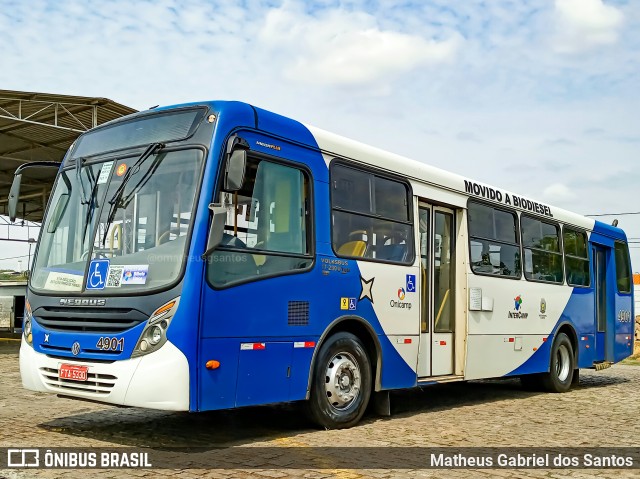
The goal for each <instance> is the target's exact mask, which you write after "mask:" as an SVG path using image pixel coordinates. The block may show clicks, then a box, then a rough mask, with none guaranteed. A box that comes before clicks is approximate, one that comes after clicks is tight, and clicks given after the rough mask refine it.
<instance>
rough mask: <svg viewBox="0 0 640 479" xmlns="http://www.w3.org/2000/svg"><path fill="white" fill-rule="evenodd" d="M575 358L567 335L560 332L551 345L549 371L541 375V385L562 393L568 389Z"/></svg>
mask: <svg viewBox="0 0 640 479" xmlns="http://www.w3.org/2000/svg"><path fill="white" fill-rule="evenodd" d="M574 369H575V358H574V355H573V346H572V345H571V340H570V339H569V337H568V336H567V335H566V334H564V333H560V334H558V335H557V336H556V338H555V340H554V341H553V346H552V347H551V364H550V367H549V372H548V373H545V374H543V375H542V377H541V379H542V385H543V386H544V388H545V389H546V390H547V391H550V392H554V393H563V392H566V391H568V390H569V388H570V387H571V382H572V380H573V375H574V372H573V371H574Z"/></svg>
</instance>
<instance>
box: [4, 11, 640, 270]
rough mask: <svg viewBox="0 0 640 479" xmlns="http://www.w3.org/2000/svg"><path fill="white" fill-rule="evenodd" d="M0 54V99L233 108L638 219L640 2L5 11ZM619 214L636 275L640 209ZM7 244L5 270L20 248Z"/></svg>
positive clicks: (552, 199) (585, 208) (579, 207)
mask: <svg viewBox="0 0 640 479" xmlns="http://www.w3.org/2000/svg"><path fill="white" fill-rule="evenodd" d="M0 45H2V54H1V55H0V88H2V89H12V90H25V91H37V92H47V93H61V94H69V95H83V96H100V97H107V98H110V99H112V100H115V101H117V102H120V103H124V104H126V105H129V106H132V107H134V108H137V109H146V108H149V107H151V106H154V105H158V104H159V105H170V104H175V103H182V102H186V101H198V100H214V99H225V100H241V101H246V102H249V103H252V104H254V105H257V106H260V107H262V108H266V109H268V110H272V111H275V112H277V113H281V114H283V115H286V116H290V117H292V118H295V119H297V120H300V121H302V122H304V123H308V124H312V125H314V126H317V127H320V128H323V129H326V130H329V131H332V132H335V133H338V134H341V135H344V136H347V137H351V138H354V139H356V140H359V141H362V142H365V143H368V144H371V145H373V146H376V147H380V148H383V149H386V150H389V151H392V152H394V153H399V154H402V155H405V156H408V157H410V158H413V159H416V160H418V161H423V162H425V163H429V164H432V165H435V166H438V167H441V168H444V169H447V170H449V171H452V172H455V173H459V174H462V175H464V176H465V177H469V178H473V179H475V180H478V181H481V182H484V183H488V184H490V185H494V186H497V187H500V188H503V189H508V190H511V191H513V192H515V193H519V194H522V195H525V196H528V197H530V198H533V199H538V200H541V201H544V202H546V203H549V204H551V205H554V206H558V207H562V208H565V209H568V210H572V211H575V212H577V213H581V214H599V213H624V212H636V211H640V202H639V201H638V199H637V198H638V194H637V189H638V185H640V182H639V181H638V180H639V176H640V173H639V169H638V164H639V163H638V157H639V153H640V129H639V128H638V126H639V125H640V95H638V89H639V87H640V2H638V1H637V0H636V1H633V0H465V1H457V2H452V1H449V0H422V1H392V0H378V1H374V0H368V1H360V0H351V1H333V0H324V1H316V2H311V1H307V2H301V1H293V0H284V1H280V0H245V1H236V2H233V1H225V0H220V1H217V0H160V1H132V0H110V1H90V0H79V1H75V0H64V1H62V0H59V1H55V0H50V1H45V0H42V1H41V0H27V1H25V0H16V1H14V0H0ZM613 218H614V216H607V217H604V218H603V221H607V222H611V221H612V220H613ZM617 218H618V220H619V226H620V227H622V228H623V229H625V230H626V232H627V235H628V236H629V237H630V238H637V241H638V243H637V244H632V245H631V246H632V249H631V257H632V265H633V269H634V271H640V215H625V216H617ZM14 229H15V228H14ZM3 233H4V231H3V230H2V226H1V225H0V237H1V236H2V235H3ZM31 233H33V231H31ZM21 235H22V237H25V236H26V233H24V232H16V231H14V232H12V236H13V237H18V236H21ZM632 241H633V240H632ZM1 249H2V253H0V268H1V267H13V268H15V267H17V266H18V265H17V260H16V259H9V260H2V259H1V258H6V257H13V256H17V255H20V254H27V247H26V245H20V244H19V243H6V242H3V243H2V245H1Z"/></svg>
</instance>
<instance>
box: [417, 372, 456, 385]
mask: <svg viewBox="0 0 640 479" xmlns="http://www.w3.org/2000/svg"><path fill="white" fill-rule="evenodd" d="M456 381H464V376H458V375H455V374H449V375H447V376H427V377H424V378H418V386H420V385H421V384H433V383H438V384H443V383H454V382H456Z"/></svg>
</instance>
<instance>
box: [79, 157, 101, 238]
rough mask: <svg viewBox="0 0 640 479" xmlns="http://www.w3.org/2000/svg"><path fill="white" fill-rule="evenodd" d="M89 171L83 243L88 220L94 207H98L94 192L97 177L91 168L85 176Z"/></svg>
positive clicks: (96, 187) (95, 190) (96, 189)
mask: <svg viewBox="0 0 640 479" xmlns="http://www.w3.org/2000/svg"><path fill="white" fill-rule="evenodd" d="M89 173H91V177H90V178H89V181H91V185H92V187H91V194H90V195H89V201H88V203H87V205H88V206H87V214H86V215H85V217H84V225H83V228H82V244H84V238H85V236H86V235H87V228H88V227H89V222H91V219H92V218H93V212H94V211H95V210H96V208H97V207H98V201H97V198H96V193H97V192H98V178H96V175H94V174H93V170H92V169H89V171H88V172H87V176H89Z"/></svg>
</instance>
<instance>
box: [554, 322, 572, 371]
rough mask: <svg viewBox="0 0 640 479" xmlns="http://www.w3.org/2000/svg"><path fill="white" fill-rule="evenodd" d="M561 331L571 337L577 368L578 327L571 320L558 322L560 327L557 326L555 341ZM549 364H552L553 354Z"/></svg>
mask: <svg viewBox="0 0 640 479" xmlns="http://www.w3.org/2000/svg"><path fill="white" fill-rule="evenodd" d="M560 333H564V334H566V335H567V337H568V338H569V341H571V347H572V348H573V358H574V360H575V363H574V364H575V365H576V369H577V367H578V334H577V333H576V329H575V327H574V326H573V324H571V323H570V322H569V321H563V322H562V323H560V324H558V327H557V328H556V332H555V335H554V338H553V340H554V341H555V338H556V337H557V336H558V334H560ZM549 365H551V356H549Z"/></svg>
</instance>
